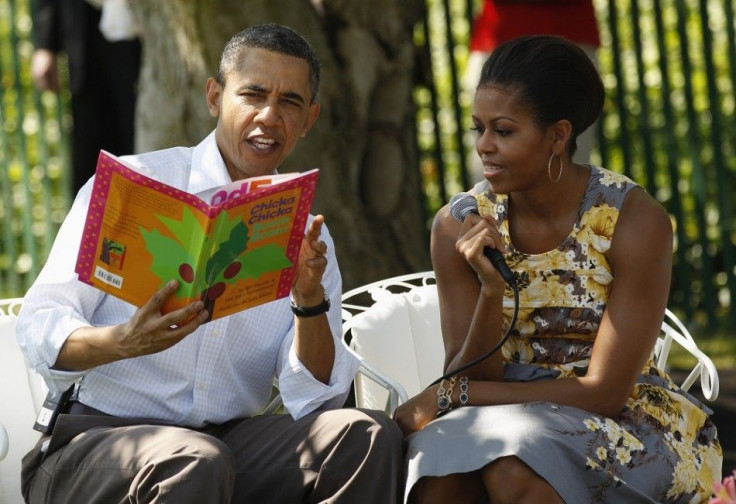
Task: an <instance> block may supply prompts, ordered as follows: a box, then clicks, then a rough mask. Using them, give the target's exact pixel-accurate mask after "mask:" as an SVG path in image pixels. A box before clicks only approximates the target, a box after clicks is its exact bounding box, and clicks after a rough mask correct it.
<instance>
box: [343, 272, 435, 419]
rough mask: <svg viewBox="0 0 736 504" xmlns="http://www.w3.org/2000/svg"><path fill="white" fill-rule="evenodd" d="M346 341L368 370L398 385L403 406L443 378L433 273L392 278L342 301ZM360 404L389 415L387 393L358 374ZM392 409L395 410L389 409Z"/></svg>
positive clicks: (358, 399)
mask: <svg viewBox="0 0 736 504" xmlns="http://www.w3.org/2000/svg"><path fill="white" fill-rule="evenodd" d="M342 303H343V304H342V307H343V321H344V322H343V337H344V338H345V340H346V342H347V343H348V345H349V347H350V348H351V349H352V350H354V352H355V353H356V354H358V356H359V358H361V359H362V360H363V366H364V367H366V366H367V367H368V368H373V369H375V370H376V372H377V373H378V374H379V375H382V376H384V377H388V378H389V379H391V380H393V381H394V382H396V383H397V384H398V385H397V386H396V388H397V390H398V392H399V399H400V401H401V402H403V401H406V399H407V396H408V397H411V396H413V395H415V394H417V393H419V392H420V391H421V390H422V389H424V388H425V387H427V386H428V385H429V384H430V383H432V381H434V380H435V379H436V378H437V377H439V376H440V375H441V374H442V369H443V367H444V358H445V350H444V347H443V344H442V333H441V330H440V311H439V302H438V299H437V288H436V286H435V285H434V272H431V271H429V272H424V273H416V274H411V275H403V276H399V277H394V278H389V279H386V280H382V281H379V282H375V283H372V284H369V285H365V286H363V287H360V288H357V289H353V290H351V291H349V292H346V293H345V294H344V295H343V297H342ZM355 394H356V403H357V404H358V405H359V406H361V407H367V408H375V409H385V408H386V404H387V401H388V400H389V393H388V391H387V390H386V389H385V388H384V387H382V386H381V385H379V384H378V383H376V381H375V380H372V379H370V378H367V377H366V375H365V374H364V373H359V374H358V375H357V376H356V379H355ZM390 409H393V408H390Z"/></svg>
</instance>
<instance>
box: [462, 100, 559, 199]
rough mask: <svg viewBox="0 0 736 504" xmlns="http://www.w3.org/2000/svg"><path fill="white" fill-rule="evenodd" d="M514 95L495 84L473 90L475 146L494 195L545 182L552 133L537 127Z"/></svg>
mask: <svg viewBox="0 0 736 504" xmlns="http://www.w3.org/2000/svg"><path fill="white" fill-rule="evenodd" d="M516 95H517V93H516V91H515V90H510V89H508V88H503V87H499V86H485V87H480V88H478V90H477V91H476V93H475V104H474V107H473V124H474V128H473V129H474V130H475V131H476V132H477V134H478V136H477V138H476V141H475V146H476V150H477V152H478V155H479V156H480V159H481V161H482V163H483V176H484V177H485V178H486V180H488V182H489V183H490V184H491V188H492V190H493V192H495V193H497V194H504V193H510V192H517V191H522V190H524V189H526V188H528V187H530V186H533V185H538V184H544V183H546V182H548V180H547V179H548V177H547V162H548V160H549V158H550V155H551V154H552V144H553V136H552V134H551V132H550V128H546V129H542V128H540V127H539V126H538V125H537V123H536V122H535V121H534V116H533V115H532V114H531V112H530V111H529V109H528V108H526V107H523V106H521V105H519V104H518V103H517V99H516Z"/></svg>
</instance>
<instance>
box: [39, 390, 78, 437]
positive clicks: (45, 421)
mask: <svg viewBox="0 0 736 504" xmlns="http://www.w3.org/2000/svg"><path fill="white" fill-rule="evenodd" d="M73 393H74V385H72V386H71V387H69V388H68V389H66V390H65V391H64V392H61V393H60V394H52V393H51V392H50V391H49V393H48V394H46V399H45V400H44V401H43V405H42V406H41V410H40V411H39V412H38V416H37V417H36V423H34V424H33V429H34V430H37V431H39V432H41V433H43V434H51V431H53V430H54V424H55V423H56V419H57V418H58V416H59V414H60V413H62V412H63V411H64V409H65V408H66V406H67V404H68V403H69V400H70V399H71V397H72V394H73Z"/></svg>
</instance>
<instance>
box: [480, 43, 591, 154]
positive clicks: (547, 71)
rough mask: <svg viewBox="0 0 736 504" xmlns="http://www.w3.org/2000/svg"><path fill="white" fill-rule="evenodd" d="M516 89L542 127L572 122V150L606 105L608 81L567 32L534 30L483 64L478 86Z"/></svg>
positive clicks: (519, 98) (519, 101) (497, 52)
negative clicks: (564, 35)
mask: <svg viewBox="0 0 736 504" xmlns="http://www.w3.org/2000/svg"><path fill="white" fill-rule="evenodd" d="M486 86H501V87H504V88H508V89H510V90H514V91H515V92H516V93H517V95H516V98H517V101H518V103H519V105H521V106H523V107H527V108H528V109H529V110H530V112H531V113H532V115H534V117H535V120H536V122H537V124H539V126H540V127H547V126H549V125H551V124H554V123H555V122H557V121H559V120H562V119H567V120H568V121H570V123H571V124H572V135H571V137H570V142H569V144H568V150H569V152H570V155H571V156H572V155H573V154H574V153H575V151H576V150H577V143H576V139H577V137H578V135H580V133H582V132H583V131H585V130H586V129H587V128H589V127H590V126H591V125H592V124H593V123H594V122H595V120H596V119H597V118H598V116H599V115H600V113H601V111H602V110H603V101H604V99H605V92H604V88H603V82H602V81H601V77H600V75H599V74H598V70H596V68H595V65H594V64H593V62H592V61H591V60H590V58H589V57H588V55H587V54H585V51H583V50H582V49H581V48H580V47H578V46H577V45H576V44H575V43H573V42H570V41H569V40H566V39H564V38H562V37H555V36H550V35H531V36H526V37H520V38H517V39H514V40H511V41H509V42H505V43H504V44H501V45H499V46H498V47H496V49H494V50H493V52H492V53H491V56H490V57H489V58H488V59H487V60H486V62H485V63H484V64H483V69H482V70H481V74H480V81H479V82H478V88H482V87H486Z"/></svg>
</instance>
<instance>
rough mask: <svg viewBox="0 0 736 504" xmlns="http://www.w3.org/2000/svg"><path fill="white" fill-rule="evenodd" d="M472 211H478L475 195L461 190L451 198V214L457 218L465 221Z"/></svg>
mask: <svg viewBox="0 0 736 504" xmlns="http://www.w3.org/2000/svg"><path fill="white" fill-rule="evenodd" d="M470 213H476V214H477V213H478V202H477V201H476V200H475V197H474V196H473V195H471V194H468V193H466V192H461V193H457V194H456V195H454V196H453V197H452V198H450V215H452V216H453V218H454V219H455V220H457V221H460V222H463V221H464V220H465V217H467V216H468V214H470Z"/></svg>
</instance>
